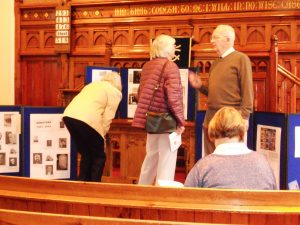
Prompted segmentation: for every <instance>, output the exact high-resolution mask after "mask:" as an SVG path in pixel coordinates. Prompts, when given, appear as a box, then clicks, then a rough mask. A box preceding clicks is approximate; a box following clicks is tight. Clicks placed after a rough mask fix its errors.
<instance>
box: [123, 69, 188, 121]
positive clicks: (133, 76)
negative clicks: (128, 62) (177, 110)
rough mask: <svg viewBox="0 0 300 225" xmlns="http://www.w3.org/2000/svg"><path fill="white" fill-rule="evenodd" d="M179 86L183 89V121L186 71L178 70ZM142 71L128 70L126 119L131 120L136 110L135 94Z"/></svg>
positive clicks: (186, 88)
mask: <svg viewBox="0 0 300 225" xmlns="http://www.w3.org/2000/svg"><path fill="white" fill-rule="evenodd" d="M179 71H180V76H181V84H182V88H183V104H184V119H187V111H188V69H180V70H179ZM141 72H142V69H128V96H127V102H128V112H127V117H128V118H133V117H134V113H135V110H136V108H137V92H138V88H139V85H140V78H141Z"/></svg>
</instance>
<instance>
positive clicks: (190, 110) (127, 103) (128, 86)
mask: <svg viewBox="0 0 300 225" xmlns="http://www.w3.org/2000/svg"><path fill="white" fill-rule="evenodd" d="M141 71H142V69H141V68H121V78H122V86H123V89H122V94H123V98H122V101H121V103H120V109H121V110H120V117H121V118H133V117H134V111H135V109H136V106H137V100H136V95H137V90H138V87H139V80H140V76H141ZM181 73H182V74H181V75H182V76H184V75H186V76H184V77H182V81H183V82H184V83H185V88H184V90H186V93H185V94H184V97H185V96H186V101H187V108H186V111H185V112H186V119H187V120H194V119H195V89H194V88H193V87H191V86H190V84H189V82H188V70H187V69H182V70H181Z"/></svg>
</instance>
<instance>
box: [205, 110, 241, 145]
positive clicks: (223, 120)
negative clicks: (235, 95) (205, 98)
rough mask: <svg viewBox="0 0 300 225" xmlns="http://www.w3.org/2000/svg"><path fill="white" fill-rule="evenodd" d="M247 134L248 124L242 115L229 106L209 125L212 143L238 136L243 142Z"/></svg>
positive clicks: (218, 113)
mask: <svg viewBox="0 0 300 225" xmlns="http://www.w3.org/2000/svg"><path fill="white" fill-rule="evenodd" d="M245 132H246V124H245V121H244V119H243V117H242V115H241V113H240V112H239V111H237V110H236V109H235V108H233V107H229V106H225V107H223V108H221V109H219V110H218V111H217V113H216V114H215V115H214V117H213V118H212V120H211V121H210V123H209V125H208V136H209V138H210V140H211V141H214V140H215V139H219V138H233V137H237V136H238V137H239V140H240V141H243V140H244V134H245Z"/></svg>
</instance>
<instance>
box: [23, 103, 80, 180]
mask: <svg viewBox="0 0 300 225" xmlns="http://www.w3.org/2000/svg"><path fill="white" fill-rule="evenodd" d="M63 111H64V108H62V107H24V108H23V109H22V117H23V120H22V125H23V126H22V127H23V129H22V134H23V143H24V152H23V162H24V176H28V177H33V178H41V179H75V178H76V174H77V153H76V152H75V151H74V150H73V149H74V148H73V145H72V141H71V138H70V134H69V132H68V130H67V128H66V127H65V125H64V123H63V121H62V114H63Z"/></svg>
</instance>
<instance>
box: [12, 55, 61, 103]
mask: <svg viewBox="0 0 300 225" xmlns="http://www.w3.org/2000/svg"><path fill="white" fill-rule="evenodd" d="M57 61H58V58H57V57H26V58H24V59H22V61H21V66H22V71H23V74H22V77H21V84H20V85H21V87H22V89H21V90H22V91H21V93H19V95H18V96H16V97H18V98H19V99H18V100H20V102H22V104H24V105H32V106H44V105H47V106H56V105H57V98H58V93H59V91H58V90H59V85H60V82H61V73H60V65H59V64H58V63H57ZM18 102H19V101H18Z"/></svg>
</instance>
